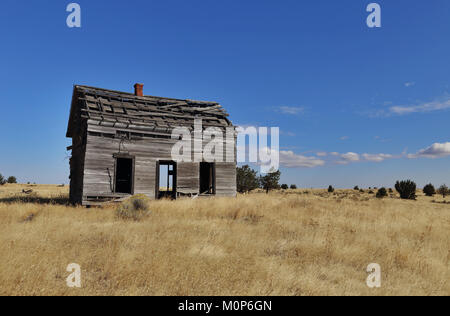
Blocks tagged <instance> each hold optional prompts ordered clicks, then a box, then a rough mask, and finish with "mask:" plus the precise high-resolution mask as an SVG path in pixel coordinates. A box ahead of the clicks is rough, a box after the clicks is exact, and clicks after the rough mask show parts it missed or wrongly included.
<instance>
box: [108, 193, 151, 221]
mask: <svg viewBox="0 0 450 316" xmlns="http://www.w3.org/2000/svg"><path fill="white" fill-rule="evenodd" d="M149 206H150V199H149V198H148V197H147V196H146V195H144V194H138V195H134V196H132V197H131V198H129V199H128V200H126V201H124V202H122V203H121V204H120V205H119V206H118V207H117V209H116V216H117V218H120V219H123V220H133V221H140V220H141V219H143V218H145V217H147V216H148V215H149V214H150V211H149Z"/></svg>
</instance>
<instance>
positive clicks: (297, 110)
mask: <svg viewBox="0 0 450 316" xmlns="http://www.w3.org/2000/svg"><path fill="white" fill-rule="evenodd" d="M277 111H279V112H281V113H283V114H289V115H300V114H303V113H304V112H305V108H303V107H296V106H279V107H278V108H277Z"/></svg>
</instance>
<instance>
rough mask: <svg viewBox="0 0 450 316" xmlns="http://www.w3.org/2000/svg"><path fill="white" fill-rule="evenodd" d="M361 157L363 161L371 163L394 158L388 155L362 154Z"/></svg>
mask: <svg viewBox="0 0 450 316" xmlns="http://www.w3.org/2000/svg"><path fill="white" fill-rule="evenodd" d="M362 157H363V159H364V160H365V161H371V162H382V161H384V160H386V159H392V158H394V156H393V155H390V154H363V155H362Z"/></svg>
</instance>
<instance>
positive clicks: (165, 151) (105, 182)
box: [83, 125, 236, 198]
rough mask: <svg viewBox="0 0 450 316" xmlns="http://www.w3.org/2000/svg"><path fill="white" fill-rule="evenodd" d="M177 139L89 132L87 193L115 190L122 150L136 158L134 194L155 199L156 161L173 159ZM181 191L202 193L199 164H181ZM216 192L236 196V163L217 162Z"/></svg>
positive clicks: (91, 128)
mask: <svg viewBox="0 0 450 316" xmlns="http://www.w3.org/2000/svg"><path fill="white" fill-rule="evenodd" d="M88 130H89V131H95V132H99V133H101V132H103V133H112V132H113V131H114V130H113V129H112V128H111V127H102V126H98V125H97V126H95V127H94V126H89V128H88ZM176 141H177V140H172V139H166V138H143V139H137V140H120V139H117V138H112V137H111V138H110V137H100V136H93V135H87V144H86V154H85V160H84V181H83V196H84V197H87V196H103V195H108V194H111V193H112V188H113V185H114V173H115V165H114V164H115V159H114V157H113V155H114V154H118V153H119V152H120V153H122V154H124V153H126V154H129V155H131V156H134V157H135V162H134V163H135V165H134V168H135V175H134V194H146V195H147V196H149V197H150V198H155V186H156V162H157V161H158V160H171V150H172V146H173V144H174V143H175V142H176ZM225 143H226V142H225ZM224 145H226V144H224ZM224 147H225V146H224ZM119 148H120V149H119ZM108 170H109V173H108ZM177 191H178V192H180V193H184V194H197V193H199V163H194V162H180V163H177ZM216 193H217V196H236V164H235V163H225V162H224V163H216Z"/></svg>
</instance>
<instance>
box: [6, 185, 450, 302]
mask: <svg viewBox="0 0 450 316" xmlns="http://www.w3.org/2000/svg"><path fill="white" fill-rule="evenodd" d="M23 189H25V190H27V189H32V190H33V191H34V192H33V193H31V195H26V194H24V193H21V192H22V190H23ZM67 191H68V187H64V188H61V187H57V186H33V187H30V186H27V185H5V186H1V187H0V295H450V284H449V280H450V268H449V265H450V234H449V231H450V204H444V203H438V202H442V197H441V198H439V197H434V198H428V197H424V196H420V197H419V198H418V200H417V201H403V200H400V199H399V198H397V197H389V198H386V199H383V200H379V199H376V198H375V196H374V195H369V194H367V193H360V192H358V191H352V190H337V191H336V192H335V193H334V194H329V193H327V192H325V191H324V190H295V191H289V190H288V191H285V192H274V193H271V194H268V195H266V194H263V193H254V194H249V195H245V196H239V197H238V198H235V199H234V198H217V199H196V200H190V199H185V200H178V201H176V202H172V201H155V202H152V203H151V214H150V215H149V216H148V217H146V218H145V219H142V220H141V221H125V220H123V219H119V218H117V217H116V215H115V214H116V213H115V206H106V207H103V208H91V209H86V208H82V207H71V206H66V205H64V202H65V199H66V196H67ZM433 200H434V202H433ZM70 263H77V264H79V265H80V266H81V269H82V288H80V289H73V288H68V287H67V286H66V278H67V276H68V275H69V272H66V267H67V265H68V264H70ZM370 263H378V264H380V266H381V268H382V286H381V288H379V289H369V288H368V287H367V285H366V278H367V276H368V273H367V272H366V268H367V266H368V264H370Z"/></svg>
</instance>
